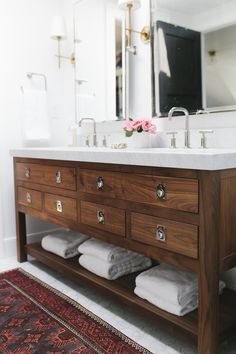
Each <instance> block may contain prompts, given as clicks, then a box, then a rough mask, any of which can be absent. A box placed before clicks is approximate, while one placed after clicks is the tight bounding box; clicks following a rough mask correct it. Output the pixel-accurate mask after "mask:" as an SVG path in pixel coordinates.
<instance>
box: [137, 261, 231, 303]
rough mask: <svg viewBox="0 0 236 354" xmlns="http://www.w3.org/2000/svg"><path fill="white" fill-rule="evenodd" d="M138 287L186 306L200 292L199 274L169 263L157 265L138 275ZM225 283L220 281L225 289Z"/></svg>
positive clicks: (220, 284)
mask: <svg viewBox="0 0 236 354" xmlns="http://www.w3.org/2000/svg"><path fill="white" fill-rule="evenodd" d="M135 283H136V286H137V287H138V288H142V289H146V290H147V291H148V292H149V291H151V293H152V295H153V296H158V297H160V298H161V299H163V300H164V299H166V300H167V301H168V302H169V303H172V304H173V305H175V306H185V305H186V304H187V303H189V299H190V298H191V297H192V296H194V295H195V294H197V293H198V274H197V273H192V272H187V271H183V270H180V269H178V268H176V267H174V266H171V265H168V264H160V265H158V266H155V267H153V268H151V269H149V270H147V271H145V272H143V273H141V274H139V275H138V276H137V277H136V280H135ZM224 287H225V283H224V282H222V281H220V283H219V289H220V292H222V291H223V289H224Z"/></svg>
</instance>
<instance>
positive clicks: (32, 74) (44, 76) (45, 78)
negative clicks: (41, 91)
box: [21, 72, 48, 93]
mask: <svg viewBox="0 0 236 354" xmlns="http://www.w3.org/2000/svg"><path fill="white" fill-rule="evenodd" d="M26 76H27V77H28V79H32V77H33V76H41V77H42V78H43V79H44V85H45V91H47V89H48V87H47V86H48V85H47V77H46V75H44V74H39V73H33V72H28V73H27V74H26ZM21 91H22V93H24V89H23V86H21Z"/></svg>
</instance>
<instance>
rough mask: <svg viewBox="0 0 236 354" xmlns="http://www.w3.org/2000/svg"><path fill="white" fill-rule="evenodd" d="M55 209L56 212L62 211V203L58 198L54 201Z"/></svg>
mask: <svg viewBox="0 0 236 354" xmlns="http://www.w3.org/2000/svg"><path fill="white" fill-rule="evenodd" d="M56 209H57V211H58V213H62V212H63V205H62V202H61V201H60V200H57V201H56Z"/></svg>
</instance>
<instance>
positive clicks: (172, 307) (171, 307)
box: [134, 286, 198, 316]
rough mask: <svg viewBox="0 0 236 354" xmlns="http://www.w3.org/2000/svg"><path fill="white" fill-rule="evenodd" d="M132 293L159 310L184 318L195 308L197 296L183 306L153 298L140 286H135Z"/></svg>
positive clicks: (153, 296) (157, 297)
mask: <svg viewBox="0 0 236 354" xmlns="http://www.w3.org/2000/svg"><path fill="white" fill-rule="evenodd" d="M134 293H135V294H136V295H137V296H139V297H141V298H142V299H144V300H147V301H148V302H150V303H151V304H153V305H155V306H157V307H159V308H160V309H162V310H164V311H167V312H170V313H172V314H173V315H176V316H184V315H186V314H187V313H189V312H192V311H194V310H195V309H196V308H197V307H198V304H197V296H192V297H191V298H190V299H189V302H187V303H186V304H185V305H184V306H181V305H177V304H173V303H171V302H169V301H168V299H162V298H161V297H159V296H155V295H153V294H152V293H150V292H149V290H147V289H144V288H142V287H140V286H136V288H135V289H134Z"/></svg>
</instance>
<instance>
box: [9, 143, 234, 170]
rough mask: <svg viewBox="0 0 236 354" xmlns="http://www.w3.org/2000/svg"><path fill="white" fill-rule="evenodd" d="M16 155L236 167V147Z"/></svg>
mask: <svg viewBox="0 0 236 354" xmlns="http://www.w3.org/2000/svg"><path fill="white" fill-rule="evenodd" d="M10 153H11V155H12V156H14V157H23V158H36V159H37V158H38V159H50V160H64V161H80V162H96V163H111V164H122V165H137V166H151V167H170V168H188V169H196V170H212V171H213V170H224V169H229V168H235V167H236V149H215V148H214V149H170V148H149V149H121V150H116V149H110V148H83V147H53V148H52V147H51V148H19V149H12V150H10Z"/></svg>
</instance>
